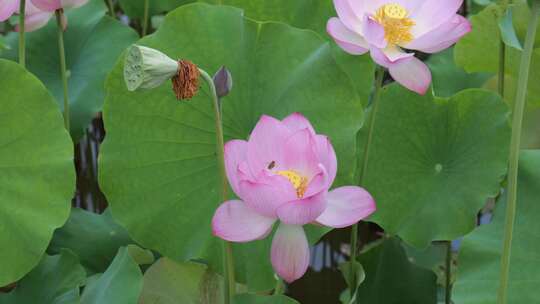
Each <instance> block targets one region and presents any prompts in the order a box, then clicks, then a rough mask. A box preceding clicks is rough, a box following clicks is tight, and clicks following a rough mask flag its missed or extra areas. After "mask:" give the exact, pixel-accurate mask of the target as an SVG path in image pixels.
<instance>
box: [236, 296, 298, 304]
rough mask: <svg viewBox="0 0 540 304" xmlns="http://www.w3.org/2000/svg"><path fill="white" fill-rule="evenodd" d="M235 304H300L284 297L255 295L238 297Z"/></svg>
mask: <svg viewBox="0 0 540 304" xmlns="http://www.w3.org/2000/svg"><path fill="white" fill-rule="evenodd" d="M233 304H299V303H298V302H297V301H295V300H293V299H291V298H289V297H286V296H283V295H279V296H262V295H254V294H241V295H237V296H236V297H235V298H234V300H233Z"/></svg>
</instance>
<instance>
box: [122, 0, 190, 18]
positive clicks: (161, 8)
mask: <svg viewBox="0 0 540 304" xmlns="http://www.w3.org/2000/svg"><path fill="white" fill-rule="evenodd" d="M144 1H145V0H119V2H120V6H121V7H122V10H123V11H124V13H125V14H126V15H128V16H129V17H131V18H143V17H144ZM189 2H194V0H149V2H148V4H149V6H148V8H149V11H148V13H149V16H153V15H156V14H159V13H165V12H168V11H172V10H174V9H175V8H177V7H179V6H181V5H183V4H186V3H189Z"/></svg>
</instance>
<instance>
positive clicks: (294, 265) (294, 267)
mask: <svg viewBox="0 0 540 304" xmlns="http://www.w3.org/2000/svg"><path fill="white" fill-rule="evenodd" d="M271 260H272V266H273V267H274V270H275V271H276V273H277V274H278V275H279V276H280V277H281V278H283V279H284V280H285V281H286V282H288V283H292V282H293V281H295V280H298V279H299V278H301V277H302V276H303V275H304V274H305V273H306V271H307V268H308V266H309V244H308V241H307V238H306V234H305V232H304V229H303V228H302V226H296V225H286V224H280V225H279V227H278V229H277V231H276V234H275V235H274V239H273V240H272V251H271Z"/></svg>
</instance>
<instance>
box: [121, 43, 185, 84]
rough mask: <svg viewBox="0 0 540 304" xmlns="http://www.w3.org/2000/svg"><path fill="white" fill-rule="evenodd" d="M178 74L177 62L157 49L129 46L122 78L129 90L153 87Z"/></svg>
mask: <svg viewBox="0 0 540 304" xmlns="http://www.w3.org/2000/svg"><path fill="white" fill-rule="evenodd" d="M177 74H178V62H177V61H176V60H173V59H171V58H169V57H168V56H167V55H165V54H163V53H162V52H160V51H158V50H154V49H152V48H149V47H144V46H140V45H133V46H131V47H130V48H129V50H128V53H127V56H126V60H125V63H124V80H125V82H126V85H127V88H128V90H129V91H135V90H137V89H139V88H141V89H153V88H156V87H158V86H160V85H161V84H162V83H164V82H165V81H167V80H170V79H171V78H173V77H174V76H175V75H177Z"/></svg>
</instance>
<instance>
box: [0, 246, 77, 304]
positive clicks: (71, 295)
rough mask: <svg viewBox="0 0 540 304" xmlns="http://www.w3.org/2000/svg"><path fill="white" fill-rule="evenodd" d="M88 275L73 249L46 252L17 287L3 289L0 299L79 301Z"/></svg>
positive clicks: (9, 302) (5, 303)
mask: <svg viewBox="0 0 540 304" xmlns="http://www.w3.org/2000/svg"><path fill="white" fill-rule="evenodd" d="M85 279H86V274H85V272H84V268H83V267H82V266H81V265H80V264H79V260H78V259H77V256H76V255H75V254H73V253H72V252H70V251H68V250H63V251H62V252H60V254H58V255H54V256H48V255H45V256H44V257H43V259H42V261H41V263H39V265H38V266H37V267H36V268H35V269H34V270H32V272H30V273H29V274H28V275H27V276H25V277H24V278H23V279H22V280H21V281H20V282H19V283H18V285H17V287H16V288H15V290H13V291H12V292H11V293H9V294H2V293H0V303H1V304H22V303H40V304H79V288H80V287H81V286H82V285H84V282H85Z"/></svg>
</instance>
